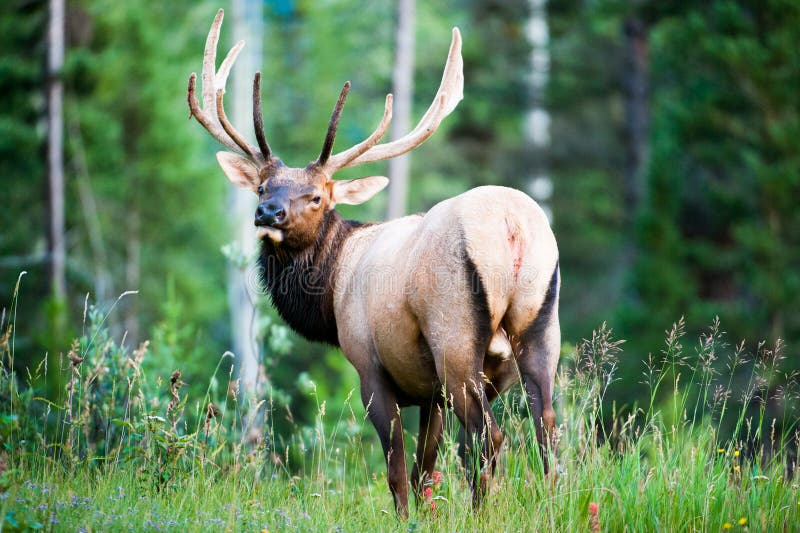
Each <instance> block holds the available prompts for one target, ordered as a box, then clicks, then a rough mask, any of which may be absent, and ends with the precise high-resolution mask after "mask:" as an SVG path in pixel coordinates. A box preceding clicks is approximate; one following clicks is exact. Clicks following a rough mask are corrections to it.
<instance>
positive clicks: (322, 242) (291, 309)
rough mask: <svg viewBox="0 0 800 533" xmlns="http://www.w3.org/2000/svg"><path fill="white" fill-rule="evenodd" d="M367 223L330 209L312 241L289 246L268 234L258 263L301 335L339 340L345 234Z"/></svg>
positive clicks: (284, 313) (277, 303)
mask: <svg viewBox="0 0 800 533" xmlns="http://www.w3.org/2000/svg"><path fill="white" fill-rule="evenodd" d="M366 225H368V224H364V223H361V222H357V221H355V220H344V219H343V218H342V217H341V215H339V213H338V212H336V210H333V209H332V210H330V211H329V212H328V213H327V214H326V215H325V218H324V220H323V222H322V226H321V228H320V231H319V235H318V236H317V239H316V241H315V242H314V244H313V245H311V246H309V247H308V248H305V249H303V250H291V249H287V248H285V247H282V246H280V245H277V246H276V245H275V243H273V242H272V241H271V240H269V239H265V240H263V241H262V245H261V255H260V256H259V260H258V262H259V267H260V272H261V277H262V281H263V283H264V287H265V288H266V289H267V291H268V292H269V294H270V298H271V300H272V305H274V306H275V308H276V309H277V310H278V313H279V314H280V315H281V317H282V318H283V319H284V320H285V321H286V323H287V324H289V326H290V327H291V328H292V329H293V330H295V331H296V332H297V333H299V334H300V335H302V336H303V337H305V338H307V339H309V340H312V341H321V342H326V343H328V344H332V345H334V346H338V345H339V336H338V330H337V327H336V317H335V316H334V312H333V291H334V282H335V279H336V271H337V268H338V265H339V256H340V252H341V250H342V246H343V244H344V242H345V240H347V238H348V237H349V236H350V235H351V234H352V233H353V232H355V231H357V230H358V229H359V228H362V227H364V226H366Z"/></svg>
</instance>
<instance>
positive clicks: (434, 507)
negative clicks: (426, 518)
mask: <svg viewBox="0 0 800 533" xmlns="http://www.w3.org/2000/svg"><path fill="white" fill-rule="evenodd" d="M431 512H432V513H435V512H436V502H435V501H433V500H431Z"/></svg>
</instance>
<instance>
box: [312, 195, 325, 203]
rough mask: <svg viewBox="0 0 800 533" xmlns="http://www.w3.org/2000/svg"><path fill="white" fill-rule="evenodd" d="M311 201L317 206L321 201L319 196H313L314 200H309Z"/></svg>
mask: <svg viewBox="0 0 800 533" xmlns="http://www.w3.org/2000/svg"><path fill="white" fill-rule="evenodd" d="M311 201H312V202H314V203H315V204H318V203H320V202H321V201H322V198H320V197H319V196H315V197H314V198H312V199H311Z"/></svg>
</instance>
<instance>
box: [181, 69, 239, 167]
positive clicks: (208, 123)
mask: <svg viewBox="0 0 800 533" xmlns="http://www.w3.org/2000/svg"><path fill="white" fill-rule="evenodd" d="M196 83H197V74H195V73H194V72H193V73H192V75H191V76H189V89H188V94H187V97H186V99H187V100H188V102H189V118H192V117H194V118H196V119H197V122H199V123H200V125H201V126H203V127H204V128H205V129H206V131H208V133H210V134H211V136H212V137H214V138H215V139H216V140H218V141H219V142H221V143H222V144H224V145H225V146H226V147H227V148H228V149H230V150H232V151H234V152H236V153H237V154H242V150H241V149H240V148H239V147H238V146H237V145H236V143H235V142H233V140H232V139H231V138H230V137H228V135H226V133H225V131H224V130H223V129H222V127H221V126H220V125H219V122H217V120H216V119H212V118H211V116H210V115H209V114H208V113H206V112H205V111H204V110H202V109H200V102H198V101H197V95H196V93H195V85H196ZM215 107H216V104H215ZM242 155H244V154H242Z"/></svg>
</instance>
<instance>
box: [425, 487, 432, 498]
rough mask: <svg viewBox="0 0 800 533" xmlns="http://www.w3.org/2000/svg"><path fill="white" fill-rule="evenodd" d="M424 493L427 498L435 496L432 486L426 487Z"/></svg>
mask: <svg viewBox="0 0 800 533" xmlns="http://www.w3.org/2000/svg"><path fill="white" fill-rule="evenodd" d="M422 495H423V496H424V497H425V499H426V500H430V499H431V498H432V497H433V489H432V488H430V487H425V490H424V491H422Z"/></svg>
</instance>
